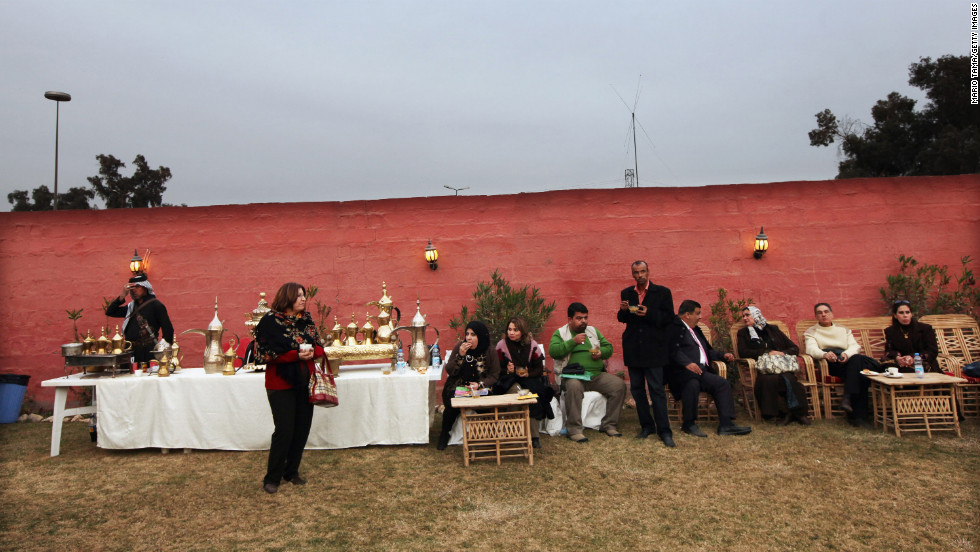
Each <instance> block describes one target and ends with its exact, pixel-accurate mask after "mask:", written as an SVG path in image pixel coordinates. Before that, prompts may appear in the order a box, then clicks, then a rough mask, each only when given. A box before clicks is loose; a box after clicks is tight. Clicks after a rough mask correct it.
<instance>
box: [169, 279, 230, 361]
mask: <svg viewBox="0 0 980 552" xmlns="http://www.w3.org/2000/svg"><path fill="white" fill-rule="evenodd" d="M226 331H227V330H225V328H224V326H223V325H222V323H221V320H220V319H219V318H218V298H217V297H215V298H214V319H212V320H211V323H210V324H208V329H206V330H202V329H199V328H194V329H190V330H184V331H182V332H180V333H181V335H183V334H185V333H194V334H201V335H203V336H204V341H205V347H204V372H205V373H207V374H220V373H221V372H222V371H223V370H224V368H225V355H224V352H223V351H222V350H221V337H222V336H223V335H224V333H225V332H226ZM234 335H235V341H236V342H237V341H238V335H237V334H234Z"/></svg>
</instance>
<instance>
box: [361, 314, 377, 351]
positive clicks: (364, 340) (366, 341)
mask: <svg viewBox="0 0 980 552" xmlns="http://www.w3.org/2000/svg"><path fill="white" fill-rule="evenodd" d="M364 318H365V320H364V325H363V326H361V341H360V344H361V345H374V326H372V325H371V313H364Z"/></svg>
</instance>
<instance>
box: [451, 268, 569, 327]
mask: <svg viewBox="0 0 980 552" xmlns="http://www.w3.org/2000/svg"><path fill="white" fill-rule="evenodd" d="M473 303H474V305H475V307H474V309H473V310H472V311H470V308H469V307H468V306H466V305H464V306H463V308H462V309H461V310H460V313H459V315H458V316H453V317H452V318H451V319H450V320H449V327H450V328H452V329H453V330H455V331H456V336H457V338H459V339H462V335H463V331H464V330H465V328H466V325H467V324H468V323H469V322H470V321H471V320H479V321H481V322H483V323H484V324H486V325H487V328H488V329H489V330H490V340H491V342H492V343H496V342H497V341H499V340H500V339H501V338H502V337H503V336H504V335H505V334H506V332H507V322H508V321H509V320H510V319H511V318H513V317H515V316H520V317H521V318H523V319H524V320H526V321H527V325H528V328H529V330H530V332H531V334H532V335H534V336H537V337H536V339H537V340H538V341H539V342H540V341H541V339H540V333H541V330H543V329H544V325H545V323H546V322H547V321H548V318H550V317H551V313H553V312H554V311H555V302H554V301H552V302H550V303H546V302H545V299H544V297H542V296H541V290H539V289H538V288H537V287H532V286H528V285H525V286H523V287H520V288H514V287H511V285H510V283H508V282H507V280H506V279H504V277H503V276H502V275H501V274H500V270H499V269H498V270H494V271H493V272H492V273H491V274H490V281H489V282H479V283H477V284H476V291H474V292H473Z"/></svg>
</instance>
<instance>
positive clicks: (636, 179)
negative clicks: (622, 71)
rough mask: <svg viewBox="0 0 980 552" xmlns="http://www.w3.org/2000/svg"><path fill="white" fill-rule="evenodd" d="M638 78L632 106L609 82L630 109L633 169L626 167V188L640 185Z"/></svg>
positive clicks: (641, 76)
mask: <svg viewBox="0 0 980 552" xmlns="http://www.w3.org/2000/svg"><path fill="white" fill-rule="evenodd" d="M642 78H643V75H640V77H639V79H642ZM639 79H638V80H637V82H636V96H635V97H634V98H633V107H630V105H629V104H628V103H626V100H624V99H623V97H622V96H620V94H619V91H617V90H616V87H615V86H613V85H611V84H610V85H609V86H610V87H611V88H612V89H613V92H616V95H617V96H619V99H620V101H622V102H623V105H625V106H626V109H629V110H630V121H631V123H630V130H632V132H633V169H632V170H630V169H626V187H627V188H636V187H638V186H639V185H640V160H639V159H638V158H637V155H636V104H638V103H640V80H639Z"/></svg>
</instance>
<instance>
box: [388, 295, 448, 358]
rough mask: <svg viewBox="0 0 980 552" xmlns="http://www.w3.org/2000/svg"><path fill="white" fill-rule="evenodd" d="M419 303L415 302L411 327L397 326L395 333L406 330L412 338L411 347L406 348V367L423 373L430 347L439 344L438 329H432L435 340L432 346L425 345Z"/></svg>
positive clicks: (430, 352)
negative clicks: (434, 333)
mask: <svg viewBox="0 0 980 552" xmlns="http://www.w3.org/2000/svg"><path fill="white" fill-rule="evenodd" d="M420 304H421V301H420V300H418V299H416V300H415V316H413V317H412V325H411V326H399V327H397V328H395V331H396V332H397V331H400V330H406V331H408V332H409V334H410V335H411V336H412V339H411V345H410V346H409V348H408V365H409V366H410V367H412V368H413V369H415V370H417V371H419V372H425V371H426V370H428V368H429V358H430V355H431V354H432V347H434V346H435V345H436V344H438V343H439V328H436V327H435V326H433V327H432V329H433V330H435V331H436V340H435V341H434V342H433V343H432V345H426V344H425V329H426V328H428V327H429V324H426V322H425V317H424V316H422V310H421V306H420Z"/></svg>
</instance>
